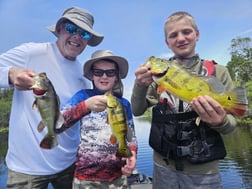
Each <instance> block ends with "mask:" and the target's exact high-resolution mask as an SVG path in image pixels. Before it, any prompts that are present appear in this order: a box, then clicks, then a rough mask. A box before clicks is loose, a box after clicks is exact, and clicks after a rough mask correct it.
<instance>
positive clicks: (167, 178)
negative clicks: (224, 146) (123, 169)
mask: <svg viewBox="0 0 252 189" xmlns="http://www.w3.org/2000/svg"><path fill="white" fill-rule="evenodd" d="M152 187H153V189H169V188H171V189H213V188H214V189H222V183H221V176H220V174H219V173H214V174H186V173H183V172H180V171H173V170H171V169H168V168H165V167H163V166H161V165H159V164H157V163H154V169H153V180H152Z"/></svg>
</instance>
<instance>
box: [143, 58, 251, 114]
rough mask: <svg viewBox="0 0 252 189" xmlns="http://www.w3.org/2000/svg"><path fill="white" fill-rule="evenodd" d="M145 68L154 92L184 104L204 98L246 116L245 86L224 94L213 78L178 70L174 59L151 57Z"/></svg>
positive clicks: (221, 87) (180, 68)
mask: <svg viewBox="0 0 252 189" xmlns="http://www.w3.org/2000/svg"><path fill="white" fill-rule="evenodd" d="M146 65H149V66H150V67H151V71H152V74H153V80H154V81H155V82H156V83H157V84H158V89H157V91H158V93H161V92H162V91H164V90H167V91H168V92H169V93H171V94H173V95H175V96H177V97H178V98H180V99H181V100H183V101H186V102H188V103H190V102H191V100H192V99H193V98H195V97H197V96H204V95H208V96H210V97H212V98H213V99H215V100H216V101H217V102H219V103H220V104H221V105H222V106H223V108H224V109H225V110H226V111H228V112H230V113H232V114H233V115H235V116H245V115H246V114H247V113H248V100H247V95H246V88H245V87H236V88H234V89H233V90H231V91H228V92H227V91H225V88H224V85H223V84H222V83H221V82H220V81H219V80H218V79H217V78H216V77H212V76H202V75H198V74H195V73H192V72H190V71H189V70H188V69H186V68H183V67H181V66H180V65H179V64H178V63H177V61H176V60H172V61H169V60H165V59H161V58H156V57H154V56H151V57H149V59H148V60H147V61H146Z"/></svg>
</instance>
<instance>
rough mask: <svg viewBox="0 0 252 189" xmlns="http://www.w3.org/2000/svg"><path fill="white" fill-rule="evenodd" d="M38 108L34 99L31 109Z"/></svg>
mask: <svg viewBox="0 0 252 189" xmlns="http://www.w3.org/2000/svg"><path fill="white" fill-rule="evenodd" d="M37 108H38V104H37V101H36V99H35V100H34V102H33V104H32V109H37Z"/></svg>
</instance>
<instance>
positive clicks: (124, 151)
mask: <svg viewBox="0 0 252 189" xmlns="http://www.w3.org/2000/svg"><path fill="white" fill-rule="evenodd" d="M116 156H117V157H131V156H132V153H131V151H130V150H129V148H118V149H117V151H116Z"/></svg>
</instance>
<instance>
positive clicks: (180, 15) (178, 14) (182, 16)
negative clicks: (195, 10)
mask: <svg viewBox="0 0 252 189" xmlns="http://www.w3.org/2000/svg"><path fill="white" fill-rule="evenodd" d="M181 19H186V20H187V21H188V22H189V23H190V24H191V25H192V27H193V28H194V29H195V31H197V32H198V31H199V29H198V26H197V24H196V22H195V19H194V17H193V16H192V15H191V14H189V13H188V12H184V11H178V12H175V13H173V14H171V15H170V16H169V17H168V18H167V19H166V21H165V23H164V33H165V38H166V35H167V31H166V29H167V27H166V26H167V24H169V23H172V22H177V21H179V20H181Z"/></svg>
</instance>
